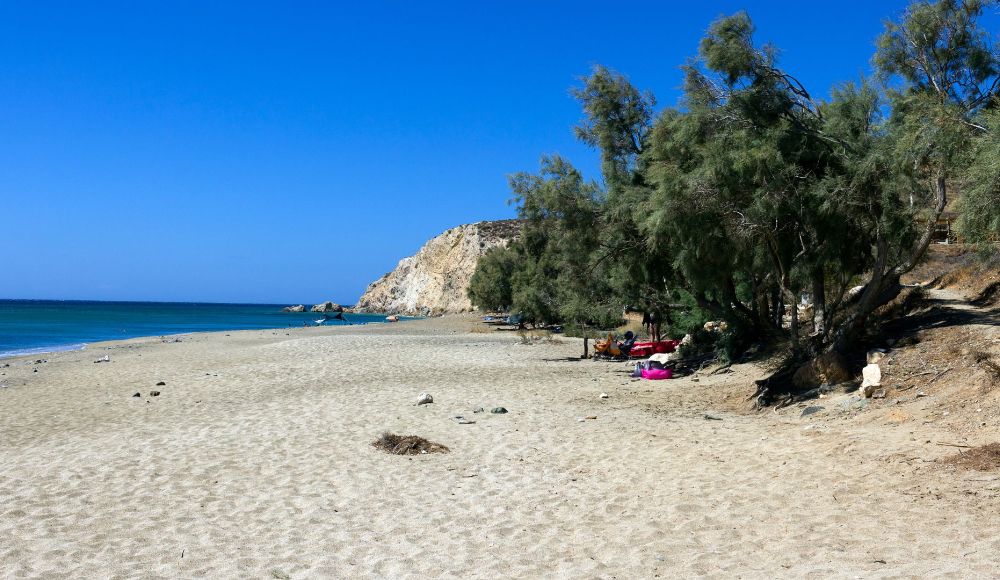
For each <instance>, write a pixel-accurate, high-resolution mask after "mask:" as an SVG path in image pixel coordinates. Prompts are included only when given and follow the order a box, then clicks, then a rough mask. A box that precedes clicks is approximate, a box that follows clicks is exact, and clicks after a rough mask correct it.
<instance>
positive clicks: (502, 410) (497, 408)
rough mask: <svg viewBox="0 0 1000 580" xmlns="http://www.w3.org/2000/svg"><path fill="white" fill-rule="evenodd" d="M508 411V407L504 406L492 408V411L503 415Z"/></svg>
mask: <svg viewBox="0 0 1000 580" xmlns="http://www.w3.org/2000/svg"><path fill="white" fill-rule="evenodd" d="M506 412H507V409H504V408H503V407H493V408H492V409H491V410H490V413H496V414H497V415H503V414H504V413H506Z"/></svg>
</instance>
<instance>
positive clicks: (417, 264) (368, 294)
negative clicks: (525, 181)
mask: <svg viewBox="0 0 1000 580" xmlns="http://www.w3.org/2000/svg"><path fill="white" fill-rule="evenodd" d="M520 231H521V228H520V224H519V223H518V221H517V220H503V221H494V222H478V223H474V224H467V225H464V226H458V227H456V228H452V229H450V230H448V231H446V232H444V233H443V234H441V235H439V236H437V237H434V238H431V240H430V241H428V242H427V243H426V244H424V246H423V247H422V248H420V251H418V252H417V253H416V254H415V255H413V256H410V257H409V258H403V259H402V260H400V262H399V264H398V265H397V266H396V269H395V270H393V271H392V272H389V273H388V274H386V275H385V276H382V277H381V278H379V279H378V280H376V281H374V282H372V283H371V284H370V285H369V286H368V289H367V290H365V293H364V294H363V295H362V296H361V298H359V299H358V303H357V304H356V305H355V307H354V309H355V310H356V311H358V312H384V313H387V314H404V315H411V316H436V315H439V314H452V313H456V312H467V311H469V310H472V309H473V308H472V303H471V302H469V297H468V296H466V290H467V289H468V288H469V279H470V278H472V273H473V272H474V271H475V270H476V263H477V262H478V261H479V257H480V256H482V255H483V254H484V253H485V252H486V250H489V249H491V248H495V247H498V246H506V245H507V244H508V243H509V242H510V241H511V240H512V239H514V238H516V237H517V236H518V234H520Z"/></svg>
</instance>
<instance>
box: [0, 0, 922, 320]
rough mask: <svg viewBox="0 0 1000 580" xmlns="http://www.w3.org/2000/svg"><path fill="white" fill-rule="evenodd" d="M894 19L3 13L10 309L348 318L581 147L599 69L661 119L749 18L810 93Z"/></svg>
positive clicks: (796, 9) (59, 8)
mask: <svg viewBox="0 0 1000 580" xmlns="http://www.w3.org/2000/svg"><path fill="white" fill-rule="evenodd" d="M905 5H906V2H903V1H884V2H870V1H867V2H859V1H851V0H848V1H842V2H822V3H821V2H791V1H789V2H777V1H772V2H764V1H760V2H749V1H744V2H728V1H724V2H700V3H688V2H684V3H667V2H648V3H643V2H631V3H610V2H609V3H597V2H553V3H540V2H503V3H500V2H496V3H489V2H364V3H362V2H359V3H350V4H348V3H334V2H315V3H309V2H299V3H284V2H269V3H264V2H228V3H227V2H162V3H136V2H119V3H107V2H99V1H95V2H45V1H39V2H6V3H3V4H0V207H2V208H3V210H2V214H0V215H2V218H0V224H2V226H0V236H2V243H0V264H2V266H0V267H2V270H3V274H2V276H0V298H51V299H99V300H181V301H188V300H190V301H216V302H218V301H232V302H270V303H297V302H316V301H320V300H326V299H333V300H336V301H339V302H343V303H352V302H353V301H354V300H355V299H356V298H357V297H358V296H359V295H360V293H361V292H362V291H363V289H364V287H365V285H367V283H368V282H370V281H371V280H373V279H375V278H377V277H378V276H380V275H381V274H383V273H385V272H386V271H388V270H390V269H392V268H393V267H394V266H395V264H396V262H397V261H398V260H399V259H400V258H402V257H404V256H407V255H410V254H412V253H413V252H415V251H416V250H417V249H418V248H419V247H420V245H421V244H422V243H423V242H424V241H426V240H427V239H428V238H430V237H431V236H433V235H435V234H437V233H440V232H442V231H444V230H445V229H448V228H450V227H452V226H455V225H458V224H461V223H467V222H473V221H479V220H484V219H500V218H507V217H512V216H513V214H514V210H513V208H512V207H510V206H509V205H508V204H507V200H508V199H509V197H510V192H509V190H508V189H507V179H506V176H507V175H508V174H510V173H513V172H517V171H523V170H528V171H534V170H535V169H536V168H537V167H538V160H539V157H540V156H541V155H542V154H544V153H560V154H562V155H564V156H567V157H568V158H570V160H572V161H573V162H574V163H576V164H577V165H578V166H579V167H581V168H582V169H583V170H584V171H585V172H586V173H587V174H588V175H590V176H593V177H596V169H597V163H596V154H595V153H594V152H592V151H590V150H588V149H587V148H585V147H584V146H582V145H580V144H579V143H577V142H575V141H574V138H573V134H572V126H573V125H574V124H575V123H576V122H578V120H579V119H580V117H581V114H580V110H579V107H578V105H577V103H576V102H575V101H574V100H573V99H572V98H571V97H570V96H569V89H570V87H572V86H574V84H575V83H576V82H577V81H576V78H577V77H579V76H581V75H585V74H586V73H587V72H588V71H589V69H590V67H591V66H592V65H594V64H597V63H601V64H605V65H607V66H610V67H612V68H615V69H617V70H619V71H621V72H623V73H625V74H626V75H628V76H629V77H630V79H631V80H632V82H633V83H634V84H635V85H637V86H638V87H640V88H642V89H650V90H652V91H653V92H654V93H655V94H656V96H657V99H658V101H659V103H660V105H661V106H663V105H672V104H675V103H676V101H677V97H678V91H677V89H678V85H679V84H680V83H681V72H680V70H679V68H678V67H679V65H681V64H682V63H683V62H684V60H685V59H686V58H687V57H689V56H692V55H694V54H695V52H696V49H697V44H698V40H699V38H700V37H701V36H702V34H703V32H704V30H705V29H706V27H707V26H708V24H709V23H710V22H711V21H712V20H713V19H714V18H716V17H718V16H719V15H721V14H725V13H731V12H734V11H736V10H740V9H746V10H748V11H749V13H750V15H751V17H752V18H753V19H754V21H755V23H756V25H757V36H758V39H759V40H760V41H770V42H773V43H774V44H776V45H777V46H778V47H779V48H780V49H781V51H782V63H783V65H784V66H785V67H786V68H787V69H788V70H789V71H791V72H792V73H793V74H795V75H796V76H798V77H799V78H800V79H801V80H802V81H803V82H804V83H805V84H806V86H807V87H809V88H810V90H812V91H813V92H814V93H815V94H817V95H818V96H826V95H827V93H828V90H829V88H830V87H831V86H832V85H834V84H835V83H838V82H841V81H844V80H851V79H856V78H858V77H859V76H860V75H862V74H865V73H867V72H868V71H869V59H870V57H871V54H872V51H873V41H874V38H875V37H876V35H877V34H878V33H879V32H880V30H881V28H882V24H881V23H882V20H883V19H884V18H886V17H890V16H894V15H897V14H898V13H899V12H900V11H901V10H902V9H903V8H904V7H905Z"/></svg>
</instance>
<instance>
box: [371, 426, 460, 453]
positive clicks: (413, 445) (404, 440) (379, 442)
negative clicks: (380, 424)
mask: <svg viewBox="0 0 1000 580" xmlns="http://www.w3.org/2000/svg"><path fill="white" fill-rule="evenodd" d="M372 446H373V447H375V448H376V449H381V450H382V451H385V452H386V453H391V454H393V455H421V454H424V453H447V452H448V451H450V450H449V449H448V448H447V447H445V446H444V445H441V444H440V443H434V442H433V441H428V440H426V439H424V438H423V437H417V436H416V435H396V434H395V433H389V432H388V431H386V432H385V433H382V434H381V435H379V437H378V439H376V440H375V441H372Z"/></svg>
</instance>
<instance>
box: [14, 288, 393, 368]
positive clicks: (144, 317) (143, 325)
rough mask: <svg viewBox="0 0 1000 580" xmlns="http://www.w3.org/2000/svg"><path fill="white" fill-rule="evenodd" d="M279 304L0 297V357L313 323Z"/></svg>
mask: <svg viewBox="0 0 1000 580" xmlns="http://www.w3.org/2000/svg"><path fill="white" fill-rule="evenodd" d="M281 309H282V305H278V304H208V303H197V302H92V301H83V300H0V357H5V356H16V355H24V354H34V353H43V352H53V351H58V350H73V349H78V348H83V347H84V346H85V345H86V344H87V343H90V342H99V341H103V340H122V339H126V338H135V337H138V336H161V335H169V334H182V333H187V332H208V331H215V330H253V329H265V328H286V327H289V326H302V325H303V324H308V325H313V324H315V321H317V320H319V319H321V318H323V315H322V314H318V313H315V312H282V311H281ZM344 318H345V319H346V321H343V322H342V321H340V320H328V321H326V322H324V323H323V325H324V326H332V325H343V324H365V323H369V322H383V321H385V315H378V314H347V313H345V314H344Z"/></svg>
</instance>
